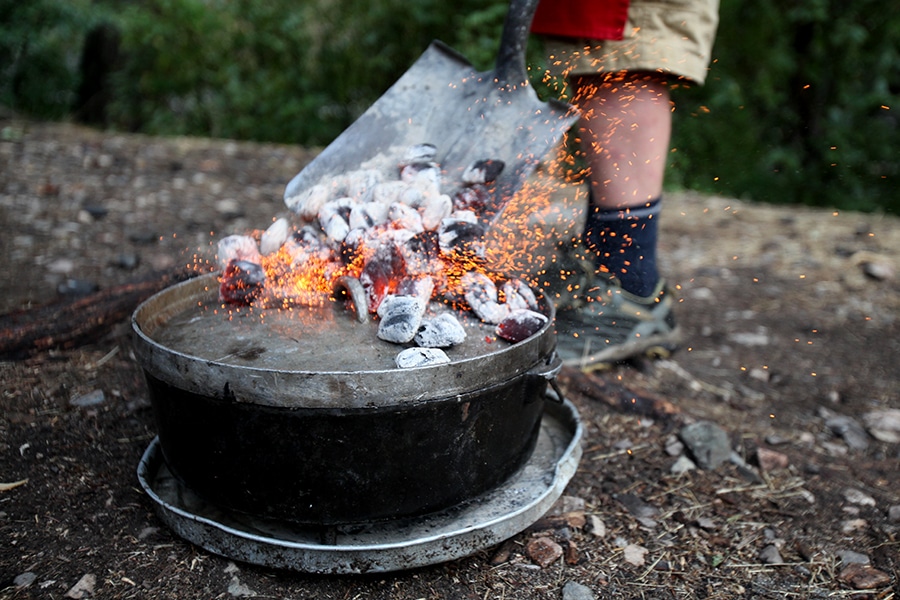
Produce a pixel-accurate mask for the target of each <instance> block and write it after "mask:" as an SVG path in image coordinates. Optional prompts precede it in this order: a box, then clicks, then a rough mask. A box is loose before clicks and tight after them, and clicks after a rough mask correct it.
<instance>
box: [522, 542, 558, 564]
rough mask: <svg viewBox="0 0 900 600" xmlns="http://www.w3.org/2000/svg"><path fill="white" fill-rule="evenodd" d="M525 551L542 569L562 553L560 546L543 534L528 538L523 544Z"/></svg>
mask: <svg viewBox="0 0 900 600" xmlns="http://www.w3.org/2000/svg"><path fill="white" fill-rule="evenodd" d="M525 552H526V554H528V558H530V559H531V560H532V561H533V562H534V563H535V564H536V565H538V566H540V567H541V568H542V569H546V568H547V567H549V566H550V565H552V564H553V563H555V562H556V561H557V560H559V558H560V557H561V556H562V555H563V549H562V546H560V545H559V544H557V543H556V542H554V541H553V540H551V539H550V538H548V537H543V536H542V537H538V538H534V539H532V540H530V541H529V542H528V544H527V545H526V546H525Z"/></svg>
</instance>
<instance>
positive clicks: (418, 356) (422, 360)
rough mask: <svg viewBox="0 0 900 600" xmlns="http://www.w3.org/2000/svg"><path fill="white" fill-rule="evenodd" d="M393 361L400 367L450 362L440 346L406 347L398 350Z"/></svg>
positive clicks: (426, 365) (407, 367) (408, 367)
mask: <svg viewBox="0 0 900 600" xmlns="http://www.w3.org/2000/svg"><path fill="white" fill-rule="evenodd" d="M394 362H395V363H396V364H397V366H398V367H399V368H401V369H412V368H415V367H428V366H431V365H445V364H448V363H449V362H450V357H449V356H447V353H446V352H444V351H443V350H441V349H440V348H418V347H416V348H407V349H406V350H403V351H402V352H400V353H399V354H398V355H397V356H396V357H395V358H394Z"/></svg>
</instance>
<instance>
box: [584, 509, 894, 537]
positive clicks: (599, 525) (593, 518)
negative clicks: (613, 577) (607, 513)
mask: <svg viewBox="0 0 900 600" xmlns="http://www.w3.org/2000/svg"><path fill="white" fill-rule="evenodd" d="M897 508H900V507H897ZM587 524H588V527H587V530H588V532H589V533H590V534H591V535H592V536H594V537H595V538H604V537H606V523H604V522H603V519H601V518H600V517H598V516H597V515H590V516H589V517H588V518H587Z"/></svg>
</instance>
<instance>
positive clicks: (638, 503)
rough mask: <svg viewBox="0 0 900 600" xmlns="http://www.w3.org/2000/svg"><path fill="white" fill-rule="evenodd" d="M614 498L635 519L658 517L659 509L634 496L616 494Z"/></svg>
mask: <svg viewBox="0 0 900 600" xmlns="http://www.w3.org/2000/svg"><path fill="white" fill-rule="evenodd" d="M615 498H616V500H618V501H619V502H621V503H622V506H624V507H625V509H626V510H627V511H628V512H630V513H631V514H632V515H634V516H635V517H638V518H644V519H651V518H653V517H655V516H657V515H659V509H657V508H656V507H655V506H653V505H652V504H647V503H646V502H644V501H643V500H642V499H641V498H640V497H638V496H636V495H634V494H617V495H616V496H615Z"/></svg>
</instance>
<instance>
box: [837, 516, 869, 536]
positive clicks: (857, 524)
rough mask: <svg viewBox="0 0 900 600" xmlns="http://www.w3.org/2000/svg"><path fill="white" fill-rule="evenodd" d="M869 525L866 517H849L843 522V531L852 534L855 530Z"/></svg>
mask: <svg viewBox="0 0 900 600" xmlns="http://www.w3.org/2000/svg"><path fill="white" fill-rule="evenodd" d="M868 526H869V523H868V522H867V521H866V520H865V519H848V520H846V521H844V522H843V523H841V533H843V534H845V535H846V534H850V533H853V532H854V531H860V530H862V529H865V528H866V527H868Z"/></svg>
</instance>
